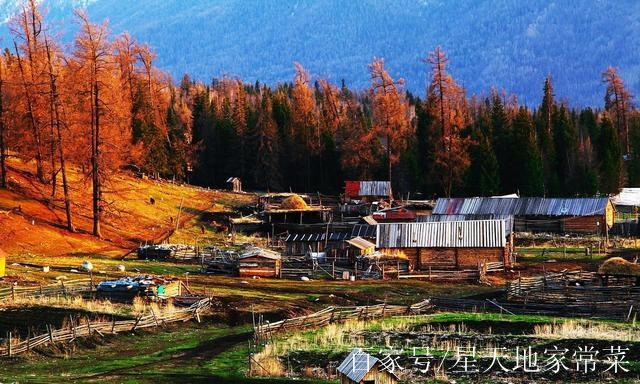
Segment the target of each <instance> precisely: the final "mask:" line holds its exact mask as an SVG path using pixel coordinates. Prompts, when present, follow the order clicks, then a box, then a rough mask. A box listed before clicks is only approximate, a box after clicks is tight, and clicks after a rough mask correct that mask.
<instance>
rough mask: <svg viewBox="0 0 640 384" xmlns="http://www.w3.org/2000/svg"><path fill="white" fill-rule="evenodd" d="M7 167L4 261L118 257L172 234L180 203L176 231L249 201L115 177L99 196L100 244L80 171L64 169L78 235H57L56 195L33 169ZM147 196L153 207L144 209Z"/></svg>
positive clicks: (0, 223)
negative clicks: (104, 205)
mask: <svg viewBox="0 0 640 384" xmlns="http://www.w3.org/2000/svg"><path fill="white" fill-rule="evenodd" d="M9 167H10V169H9V173H8V175H9V177H8V179H9V186H10V188H9V189H7V190H0V211H3V212H4V211H6V212H8V213H7V214H2V215H0V244H2V248H3V249H4V251H5V252H7V253H8V254H9V255H10V256H11V255H12V254H18V253H26V252H29V253H32V254H34V255H49V256H54V255H56V256H57V255H66V254H70V253H90V254H98V253H99V254H102V255H105V254H113V255H118V254H119V255H122V253H123V251H124V250H125V249H126V250H128V249H130V248H131V247H133V246H135V245H137V244H138V242H139V241H145V240H159V239H161V238H163V237H164V236H165V235H166V234H167V233H168V232H169V231H170V230H172V229H174V228H175V227H176V222H175V221H176V218H177V216H178V211H179V207H180V206H181V203H182V212H181V215H180V228H189V227H196V228H199V226H200V223H199V222H198V221H197V218H198V216H199V215H200V214H201V213H202V212H206V211H210V212H216V211H221V210H227V209H229V207H232V206H236V205H243V204H246V203H249V202H251V201H253V199H254V198H255V197H254V196H253V195H250V194H233V193H227V192H224V191H210V190H204V189H201V188H194V187H191V186H181V185H177V184H173V183H170V182H167V181H154V180H142V179H138V178H135V177H133V176H130V175H128V174H126V173H123V174H117V175H114V176H113V177H112V179H111V180H110V182H109V183H108V187H107V188H106V189H105V192H104V196H105V199H106V200H107V201H108V203H109V204H108V209H107V211H106V212H105V218H104V219H105V220H104V222H103V236H104V239H97V238H94V237H93V236H91V235H89V234H88V232H89V231H90V229H91V211H90V210H91V204H90V201H91V194H90V185H88V184H87V180H86V178H85V177H84V175H83V174H82V173H81V170H80V169H78V168H76V167H74V166H70V167H69V171H68V177H69V180H70V184H71V185H70V187H71V197H72V200H73V210H74V221H75V224H76V227H77V228H78V230H79V232H78V233H75V234H70V233H68V232H66V231H65V230H63V229H62V228H63V225H64V218H65V215H64V210H63V205H64V204H63V202H62V196H61V193H59V194H58V195H57V196H56V198H55V199H51V198H50V189H51V186H50V185H46V184H41V183H39V182H37V181H36V180H35V177H34V173H35V164H34V163H33V162H22V161H20V160H18V159H14V158H12V159H10V161H9ZM59 190H61V187H60V188H59ZM151 196H153V198H154V200H155V203H154V204H151V203H150V197H151ZM172 218H173V220H172ZM135 239H140V240H135ZM194 239H195V238H194V237H191V239H190V240H194Z"/></svg>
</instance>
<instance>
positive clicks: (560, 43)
mask: <svg viewBox="0 0 640 384" xmlns="http://www.w3.org/2000/svg"><path fill="white" fill-rule="evenodd" d="M13 3H16V1H13ZM80 3H87V4H89V5H88V13H89V14H90V15H91V16H92V18H93V19H95V20H104V19H109V21H110V29H111V31H112V32H113V33H114V34H119V33H121V32H123V31H128V32H129V33H130V34H131V35H132V36H135V38H136V39H138V40H139V41H145V42H149V43H150V44H151V45H152V46H153V47H154V49H155V51H156V52H158V54H159V57H158V61H157V65H158V67H159V68H162V69H164V70H166V71H168V72H169V73H171V74H172V75H173V76H174V78H176V79H179V78H180V77H181V76H182V75H183V74H184V73H189V74H190V76H192V78H195V79H198V80H203V81H209V80H210V79H211V78H212V77H214V76H216V77H220V76H222V74H225V73H226V74H229V75H232V76H240V77H242V78H243V79H245V80H246V81H248V82H255V81H256V80H260V81H262V82H266V83H267V84H270V85H274V84H275V83H276V82H283V81H287V80H290V79H291V78H292V76H293V70H292V65H291V63H292V62H293V61H298V62H300V63H302V64H303V65H304V66H305V67H306V68H308V69H309V71H310V72H311V73H314V74H319V75H323V76H326V77H328V78H329V79H330V80H332V81H333V82H335V83H339V82H340V81H341V80H342V79H345V80H346V82H347V84H348V85H349V86H350V87H352V88H354V89H362V88H365V87H366V86H368V82H369V76H368V73H367V68H366V65H367V64H368V63H369V62H371V60H372V59H373V57H374V56H376V57H383V58H385V60H386V62H387V64H388V66H389V67H390V68H392V69H393V71H394V72H393V74H394V75H395V76H402V77H404V78H405V79H406V80H407V83H406V87H407V89H408V90H410V91H412V92H413V93H416V94H419V95H424V92H425V86H426V81H425V79H426V71H427V68H426V67H425V66H424V65H423V64H422V63H421V62H420V59H422V58H424V57H425V56H426V55H427V53H428V51H429V50H431V49H433V47H435V46H438V45H440V46H442V47H443V48H444V49H445V50H446V51H447V52H448V54H449V56H450V58H451V73H452V74H454V75H455V76H456V78H458V79H459V81H460V82H461V84H463V85H464V86H465V88H466V89H467V91H468V93H469V94H478V93H485V94H486V93H487V90H488V89H490V87H491V86H496V85H497V86H499V87H501V88H504V89H506V90H507V91H508V92H510V93H514V94H516V95H518V98H519V101H520V102H521V103H524V104H527V105H529V106H534V105H537V104H538V103H539V102H540V100H539V97H538V94H539V92H540V86H539V84H541V83H542V82H543V81H544V78H545V77H546V76H547V75H549V74H551V75H553V77H554V84H555V89H556V94H557V97H558V98H559V99H567V100H570V101H571V102H572V103H573V104H574V105H579V106H586V105H590V106H592V107H597V106H600V105H602V92H603V91H604V86H603V84H602V82H601V81H600V78H599V74H600V73H601V72H602V70H603V69H604V68H606V67H607V66H609V65H611V66H613V67H618V68H619V70H620V73H621V75H622V76H623V77H624V78H626V79H627V82H628V85H629V88H630V89H631V90H632V91H633V92H634V93H639V92H640V82H639V79H638V76H637V73H638V69H640V66H639V64H640V53H639V52H640V49H639V48H640V23H639V22H638V20H640V3H639V2H637V1H633V0H625V1H615V2H611V1H590V0H564V1H508V0H498V1H493V0H480V1H462V0H453V1H439V0H430V1H418V0H411V1H407V0H402V1H378V0H362V1H340V0H323V1H293V0H286V1H245V0H232V1H220V0H216V1H208V0H207V1H205V0H190V1H158V0H139V1H120V0H94V1H86V0H85V1H79V0H74V1H71V0H48V1H45V2H44V5H45V6H46V7H48V8H49V9H50V11H49V14H50V16H51V17H50V19H51V21H52V22H53V23H54V25H55V26H56V27H59V28H58V29H60V30H64V31H66V32H67V33H66V34H65V35H64V40H65V41H66V42H68V43H70V42H71V41H72V40H73V32H70V31H72V30H73V31H75V29H76V28H77V25H74V24H73V23H72V17H71V12H70V7H71V6H70V4H80ZM8 4H11V2H10V3H8ZM7 8H8V9H11V8H12V7H10V6H9V5H7ZM6 12H8V11H5V13H6ZM5 36H6V34H5Z"/></svg>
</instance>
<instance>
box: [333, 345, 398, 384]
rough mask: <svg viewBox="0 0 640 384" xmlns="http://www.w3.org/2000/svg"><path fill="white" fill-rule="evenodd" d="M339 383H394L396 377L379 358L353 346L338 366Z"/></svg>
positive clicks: (396, 380)
mask: <svg viewBox="0 0 640 384" xmlns="http://www.w3.org/2000/svg"><path fill="white" fill-rule="evenodd" d="M338 373H339V374H340V384H395V383H397V382H398V377H397V376H396V375H395V374H394V373H392V372H389V371H388V370H386V369H384V366H383V365H382V363H381V362H380V360H379V359H378V358H376V357H374V356H371V355H370V354H368V353H366V352H364V351H363V350H362V349H360V348H355V349H354V350H353V351H351V353H349V355H348V356H347V357H346V358H345V359H344V361H342V363H341V364H340V366H338Z"/></svg>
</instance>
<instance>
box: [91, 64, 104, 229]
mask: <svg viewBox="0 0 640 384" xmlns="http://www.w3.org/2000/svg"><path fill="white" fill-rule="evenodd" d="M94 65H95V64H94ZM91 83H92V84H91V88H92V94H93V99H92V106H91V128H92V129H91V168H92V169H91V176H92V184H93V235H94V236H97V237H99V238H101V237H102V233H101V231H100V219H101V216H102V212H101V207H100V199H101V197H102V196H101V194H102V192H101V190H100V175H99V173H100V104H99V88H98V79H97V78H96V72H95V69H94V71H93V79H92V82H91Z"/></svg>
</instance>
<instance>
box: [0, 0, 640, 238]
mask: <svg viewBox="0 0 640 384" xmlns="http://www.w3.org/2000/svg"><path fill="white" fill-rule="evenodd" d="M71 17H72V18H73V20H74V22H75V23H76V25H77V26H78V27H77V28H76V33H75V35H74V37H73V40H72V43H71V44H69V46H68V48H66V49H65V48H63V45H62V42H61V39H60V38H59V37H57V36H55V34H54V31H55V29H54V28H53V27H52V24H51V22H50V21H49V20H48V19H47V18H45V17H43V16H42V14H41V13H40V11H39V9H38V8H37V7H36V4H35V1H31V2H29V3H27V5H26V6H25V7H24V8H22V10H21V11H20V12H19V13H18V14H16V15H15V16H13V17H12V19H11V21H10V25H11V26H12V32H11V34H10V38H11V42H12V44H10V45H6V49H5V50H4V53H3V54H2V56H0V188H9V189H14V188H16V187H15V185H12V180H11V179H10V178H8V177H7V175H8V174H9V173H8V169H9V167H10V166H9V165H8V163H9V162H8V161H7V159H8V158H9V157H18V158H20V159H22V160H23V161H26V162H33V165H34V168H35V170H36V171H35V179H36V180H37V184H38V188H39V189H40V190H41V191H42V194H43V196H45V195H46V196H50V197H48V199H50V201H51V203H52V204H59V206H60V207H64V210H65V213H66V223H67V224H66V226H67V228H68V229H69V230H71V231H73V230H74V225H73V217H74V214H77V212H78V208H77V206H75V204H76V203H75V202H74V201H73V198H72V197H71V196H73V192H74V191H73V190H70V185H69V182H68V175H69V169H71V168H73V169H74V170H75V171H76V172H78V171H79V172H80V173H81V174H83V175H84V177H83V179H82V180H83V182H84V183H85V184H86V186H87V188H90V189H91V193H92V217H93V233H94V234H95V235H97V236H100V234H101V227H100V223H101V218H102V217H103V215H105V214H108V212H109V210H110V207H111V205H112V202H110V201H109V200H108V199H106V198H105V193H107V192H109V191H113V190H117V189H118V186H117V185H116V184H114V183H113V180H114V175H116V174H117V173H118V172H119V171H122V170H125V169H126V170H131V171H135V172H137V173H145V174H151V175H154V176H161V177H163V178H171V179H176V180H187V181H189V182H192V183H196V184H199V185H203V186H213V187H223V186H225V182H226V180H227V178H229V177H231V176H238V177H240V178H241V179H242V181H243V185H244V186H245V187H246V188H248V189H254V190H290V189H293V190H297V191H307V192H316V191H320V192H325V193H339V192H341V189H342V186H343V182H344V180H349V179H352V180H353V179H355V180H366V179H382V180H385V179H387V180H388V179H390V180H391V181H392V183H393V186H394V191H395V192H396V193H397V194H400V193H406V192H411V193H412V194H413V196H416V193H418V192H419V193H422V196H432V195H434V194H435V195H440V196H443V195H446V196H451V195H493V194H501V193H513V192H519V193H520V194H521V195H523V196H542V195H544V196H577V195H587V196H592V195H595V194H608V193H615V192H617V191H618V189H619V188H620V187H622V186H625V185H629V186H637V185H638V184H640V114H639V113H638V110H637V109H636V107H635V103H634V98H633V94H632V93H631V92H630V90H629V86H628V85H627V84H626V80H627V79H626V78H625V77H624V76H623V75H621V73H620V72H619V71H618V70H617V69H616V68H614V67H604V68H602V69H601V70H600V71H599V72H598V73H597V74H595V75H594V78H593V81H595V82H598V83H602V84H603V89H602V91H601V93H600V94H599V95H597V96H598V97H599V98H601V99H602V100H603V103H602V104H601V106H600V107H598V108H585V107H581V108H576V106H575V105H573V104H572V103H571V101H570V100H569V101H566V100H560V99H559V98H558V96H557V90H556V78H555V77H553V76H548V77H546V78H545V79H543V80H542V81H541V82H540V83H539V84H534V85H531V86H532V87H535V88H537V89H539V91H538V96H537V98H536V100H538V101H537V103H536V104H537V105H539V107H537V108H536V109H531V108H530V107H528V106H525V105H523V104H522V103H521V102H520V101H519V99H518V98H517V97H516V95H514V94H512V93H508V92H505V91H502V90H500V89H501V85H500V84H495V85H494V86H493V87H490V88H487V89H486V90H485V92H484V93H485V94H486V96H482V97H478V96H470V95H469V91H468V90H467V89H466V87H464V84H463V83H462V82H461V81H460V80H459V79H458V77H457V76H453V75H452V71H451V67H452V66H453V65H454V59H453V58H452V57H449V56H448V55H447V53H446V52H445V50H444V49H442V48H441V47H439V46H438V47H428V48H425V49H428V50H429V52H428V54H427V55H425V59H424V60H423V62H422V63H421V64H420V65H421V66H422V68H423V72H424V81H425V84H426V89H427V92H426V96H422V97H419V96H416V95H414V94H412V93H411V92H408V91H407V86H406V83H405V81H403V80H402V79H401V78H399V76H397V75H396V73H397V72H398V69H396V68H394V67H393V66H391V65H390V64H389V63H388V62H385V61H384V60H383V59H374V60H372V61H371V62H370V63H369V64H368V65H367V67H366V73H368V76H369V78H370V82H369V84H368V85H367V86H366V87H364V88H363V89H355V88H353V87H349V86H348V85H347V84H346V83H337V82H334V81H331V80H330V79H327V78H325V77H323V76H318V75H316V74H313V73H312V72H311V73H310V72H309V71H308V70H307V69H306V68H305V67H304V66H303V65H302V64H299V63H292V64H291V67H292V69H293V72H294V75H293V76H292V77H291V79H290V80H289V81H287V82H282V83H279V84H278V85H275V86H270V85H266V84H265V83H262V82H259V81H256V82H253V81H251V82H247V81H246V80H244V79H242V78H240V77H231V76H225V77H221V78H214V79H213V81H211V82H202V81H197V80H193V79H192V78H191V77H189V76H188V75H185V76H184V77H182V78H181V79H180V81H178V82H176V81H174V80H173V79H172V78H171V76H169V75H168V74H167V73H166V72H164V71H162V70H160V69H158V67H157V63H158V62H159V61H160V57H161V56H159V55H158V54H157V53H156V52H155V49H154V48H153V46H150V45H148V44H145V43H140V42H139V41H137V39H135V38H134V37H132V36H131V35H129V34H127V33H124V34H119V35H116V34H113V33H111V32H110V31H109V29H108V28H107V26H106V24H104V23H96V22H94V21H93V19H91V18H90V16H89V15H88V14H86V13H85V12H83V11H76V12H75V14H74V15H72V16H71ZM400 72H401V71H400Z"/></svg>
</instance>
